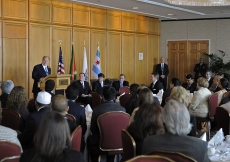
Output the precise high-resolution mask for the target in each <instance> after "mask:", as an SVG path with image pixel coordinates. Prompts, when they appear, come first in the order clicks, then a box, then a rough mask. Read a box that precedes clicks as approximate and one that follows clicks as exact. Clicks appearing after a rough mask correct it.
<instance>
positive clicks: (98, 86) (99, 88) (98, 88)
mask: <svg viewBox="0 0 230 162" xmlns="http://www.w3.org/2000/svg"><path fill="white" fill-rule="evenodd" d="M104 79H105V75H104V74H103V73H99V74H98V80H97V81H95V82H94V83H93V85H92V91H93V92H97V93H98V94H99V95H101V96H103V87H104V86H105V82H104Z"/></svg>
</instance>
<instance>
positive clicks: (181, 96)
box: [170, 86, 190, 106]
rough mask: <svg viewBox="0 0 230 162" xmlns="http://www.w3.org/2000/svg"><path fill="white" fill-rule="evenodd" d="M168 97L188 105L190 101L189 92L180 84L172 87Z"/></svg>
mask: <svg viewBox="0 0 230 162" xmlns="http://www.w3.org/2000/svg"><path fill="white" fill-rule="evenodd" d="M170 98H171V99H174V100H176V101H179V102H181V103H183V104H185V106H188V105H189V102H190V94H189V93H188V92H187V90H186V89H185V88H184V87H182V86H176V87H174V88H173V89H172V91H171V94H170Z"/></svg>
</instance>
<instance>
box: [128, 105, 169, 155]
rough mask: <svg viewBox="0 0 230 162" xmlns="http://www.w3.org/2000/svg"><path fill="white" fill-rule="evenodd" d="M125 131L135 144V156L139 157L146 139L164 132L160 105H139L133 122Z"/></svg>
mask: <svg viewBox="0 0 230 162" xmlns="http://www.w3.org/2000/svg"><path fill="white" fill-rule="evenodd" d="M127 131H128V132H129V133H130V134H131V136H132V137H133V138H134V140H135V142H136V155H141V150H142V143H143V141H144V139H145V138H146V137H149V136H151V135H156V134H164V132H165V130H164V125H163V121H162V108H161V107H160V105H158V104H156V103H151V104H150V103H144V104H142V105H140V107H139V110H138V111H137V112H136V114H135V116H134V122H133V123H131V124H130V125H129V127H128V128H127Z"/></svg>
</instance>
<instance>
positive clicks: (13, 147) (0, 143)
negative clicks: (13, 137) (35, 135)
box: [0, 140, 21, 160]
mask: <svg viewBox="0 0 230 162" xmlns="http://www.w3.org/2000/svg"><path fill="white" fill-rule="evenodd" d="M20 155H21V148H20V146H18V145H17V144H15V143H12V142H9V141H5V140H0V160H2V159H4V158H6V157H11V156H20Z"/></svg>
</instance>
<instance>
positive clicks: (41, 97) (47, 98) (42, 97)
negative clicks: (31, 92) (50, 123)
mask: <svg viewBox="0 0 230 162" xmlns="http://www.w3.org/2000/svg"><path fill="white" fill-rule="evenodd" d="M37 102H39V103H41V104H50V102H51V95H50V94H49V93H48V92H45V91H44V92H39V93H38V96H37Z"/></svg>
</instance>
